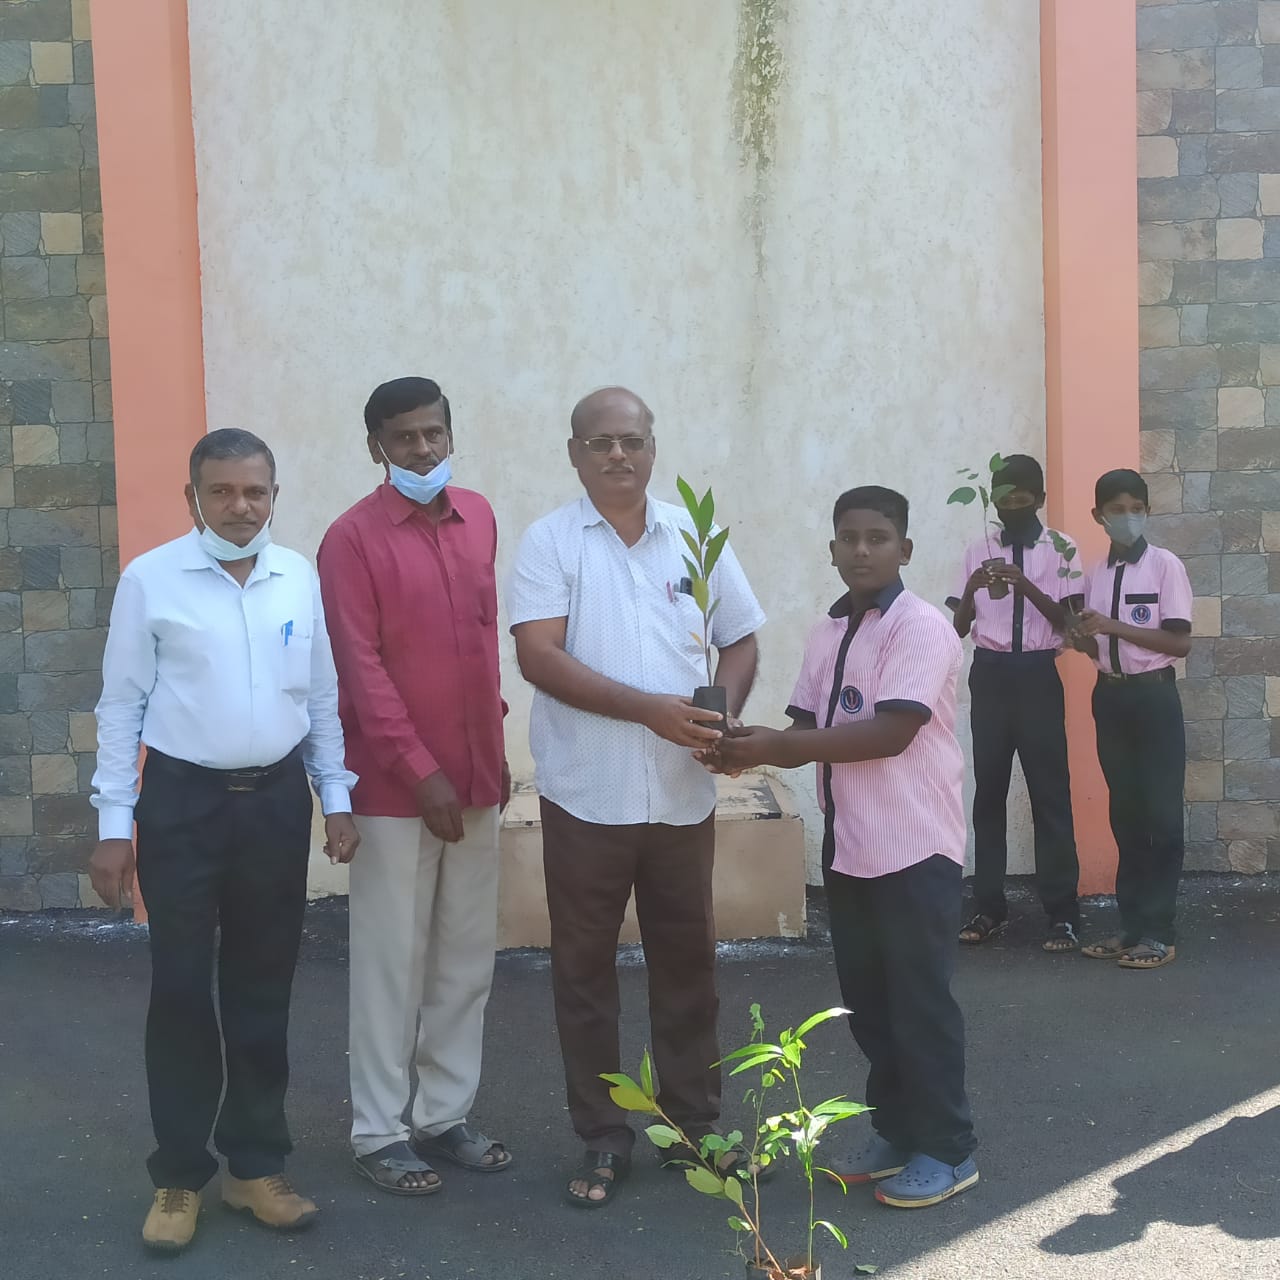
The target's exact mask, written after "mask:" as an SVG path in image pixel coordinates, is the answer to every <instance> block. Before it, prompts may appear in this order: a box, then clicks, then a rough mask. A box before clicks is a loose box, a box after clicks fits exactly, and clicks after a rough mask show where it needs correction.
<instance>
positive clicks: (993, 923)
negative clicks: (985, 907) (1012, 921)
mask: <svg viewBox="0 0 1280 1280" xmlns="http://www.w3.org/2000/svg"><path fill="white" fill-rule="evenodd" d="M1008 927H1009V921H1008V920H995V919H993V918H992V917H991V916H988V915H983V914H982V912H979V913H978V914H977V915H976V916H974V917H973V919H972V920H970V921H969V923H968V924H967V925H965V927H964V928H963V929H961V930H960V941H961V942H963V943H964V945H965V946H966V947H979V946H981V945H982V944H983V943H984V942H987V941H989V940H990V939H991V938H994V937H995V936H996V935H997V934H999V933H1003V932H1004V931H1005V930H1006V929H1007V928H1008ZM967 933H969V934H972V935H973V937H971V938H966V937H965V934H967Z"/></svg>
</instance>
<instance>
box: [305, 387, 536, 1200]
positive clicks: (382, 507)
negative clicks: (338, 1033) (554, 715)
mask: <svg viewBox="0 0 1280 1280" xmlns="http://www.w3.org/2000/svg"><path fill="white" fill-rule="evenodd" d="M364 420H365V426H366V428H367V430H368V446H369V454H370V456H371V457H372V459H373V461H374V462H376V463H378V464H379V465H380V466H381V467H382V468H383V469H384V471H385V472H386V474H387V482H386V483H385V484H382V485H379V487H378V488H377V489H375V490H374V491H373V493H371V494H370V495H369V496H368V497H366V498H363V499H362V500H361V501H360V502H357V503H356V505H355V506H354V507H352V508H351V509H350V510H349V511H347V512H346V513H345V514H344V515H342V516H340V517H339V518H338V519H337V520H335V521H334V523H333V525H332V526H331V527H330V529H329V531H328V533H327V534H325V538H324V541H323V543H322V544H321V546H320V554H319V569H320V584H321V590H322V592H323V596H324V605H325V612H326V615H327V617H328V620H329V631H330V636H331V638H332V644H333V656H334V661H335V663H336V665H337V669H338V686H339V694H340V696H339V707H338V709H339V713H340V715H341V717H342V724H343V729H344V731H345V733H346V741H347V763H348V765H349V767H350V768H351V769H352V770H353V771H355V772H358V773H359V775H360V782H359V784H358V785H357V787H356V788H355V791H354V792H353V793H352V797H351V800H352V810H353V813H354V816H355V822H356V826H357V827H358V829H359V831H360V835H361V841H362V845H361V857H360V859H359V861H358V862H357V863H355V864H353V865H352V868H351V901H350V913H351V914H350V921H351V922H350V929H351V1043H350V1051H351V1052H350V1059H351V1064H350V1065H351V1107H352V1112H353V1124H352V1130H351V1143H352V1147H353V1148H354V1150H355V1166H356V1169H357V1170H358V1171H359V1172H360V1173H361V1174H362V1175H363V1176H364V1177H366V1178H368V1179H369V1180H370V1181H371V1182H373V1183H374V1184H375V1185H376V1186H378V1187H381V1188H382V1189H384V1190H386V1191H389V1192H392V1193H393V1194H398V1195H411V1196H424V1195H431V1194H432V1193H433V1192H436V1191H439V1190H440V1186H441V1183H440V1179H439V1177H438V1176H437V1174H436V1172H435V1170H434V1169H433V1168H432V1167H431V1164H430V1161H431V1160H433V1159H437V1158H444V1159H447V1160H451V1161H453V1162H454V1163H455V1164H460V1165H463V1166H465V1167H467V1168H470V1169H475V1170H478V1171H482V1172H486V1173H493V1172H497V1171H498V1170H501V1169H505V1168H507V1167H508V1166H509V1165H510V1163H511V1155H510V1153H509V1152H508V1151H507V1150H506V1149H505V1148H504V1147H503V1145H502V1144H501V1143H499V1142H492V1141H490V1139H488V1138H486V1137H485V1136H484V1135H483V1134H480V1133H478V1132H477V1131H476V1130H474V1129H472V1128H471V1127H470V1126H469V1125H468V1124H467V1113H468V1111H469V1110H470V1109H471V1105H472V1103H473V1102H474V1101H475V1095H476V1087H477V1085H478V1084H479V1080H480V1050H481V1040H482V1032H483V1024H484V1008H485V1004H486V1003H487V1001H488V999H489V988H490V985H491V983H492V980H493V957H494V950H495V948H496V945H497V916H498V815H499V812H500V811H501V809H502V808H503V807H505V805H506V802H507V799H508V797H509V795H510V790H511V777H510V774H509V772H508V770H507V763H506V760H505V758H504V755H503V740H502V718H503V716H504V715H505V714H506V703H505V702H504V701H503V700H502V694H501V691H500V689H499V683H498V628H497V618H498V601H497V591H496V588H495V585H494V554H495V552H496V549H497V540H498V535H497V525H496V523H495V521H494V516H493V509H492V508H491V507H490V506H489V504H488V502H487V501H486V500H485V499H484V498H482V497H481V496H480V495H479V494H478V493H473V492H471V491H470V490H469V489H458V488H454V487H453V486H451V485H449V483H448V482H449V479H450V455H451V454H452V452H453V427H452V422H451V418H450V413H449V401H448V400H447V399H446V398H445V396H444V395H443V394H442V392H441V390H440V388H439V387H438V386H437V385H436V384H435V383H434V382H432V381H430V380H428V379H426V378H397V379H396V380H394V381H392V382H387V383H384V384H383V385H382V386H380V387H379V388H378V389H377V390H376V391H375V392H374V393H373V395H372V396H370V398H369V403H368V404H367V405H366V406H365V410H364ZM411 1070H412V1071H413V1072H414V1073H416V1090H415V1088H414V1081H413V1080H411V1077H410V1071H411ZM411 1095H412V1097H413V1107H412V1116H411V1123H408V1122H407V1121H406V1119H405V1113H406V1111H407V1110H408V1108H409V1100H410V1096H411Z"/></svg>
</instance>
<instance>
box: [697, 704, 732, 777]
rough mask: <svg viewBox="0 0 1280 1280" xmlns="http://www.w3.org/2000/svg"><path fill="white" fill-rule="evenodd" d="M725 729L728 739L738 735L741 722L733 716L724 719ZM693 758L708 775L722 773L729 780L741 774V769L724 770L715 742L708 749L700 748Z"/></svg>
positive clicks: (718, 746)
mask: <svg viewBox="0 0 1280 1280" xmlns="http://www.w3.org/2000/svg"><path fill="white" fill-rule="evenodd" d="M725 727H726V728H727V729H728V731H729V736H730V737H732V736H733V734H735V733H740V732H743V731H744V730H743V728H742V721H741V720H739V719H737V718H736V717H735V716H726V717H725ZM693 758H694V759H695V760H696V761H697V762H698V763H699V764H700V765H701V766H702V767H703V768H704V769H705V770H706V771H707V772H708V773H723V774H724V775H725V776H726V777H729V778H736V777H738V776H739V775H740V774H741V773H742V770H741V769H726V768H725V767H724V765H723V763H722V762H721V760H720V743H719V742H716V743H714V744H712V745H711V746H709V747H700V748H699V749H698V750H697V751H695V752H694V753H693Z"/></svg>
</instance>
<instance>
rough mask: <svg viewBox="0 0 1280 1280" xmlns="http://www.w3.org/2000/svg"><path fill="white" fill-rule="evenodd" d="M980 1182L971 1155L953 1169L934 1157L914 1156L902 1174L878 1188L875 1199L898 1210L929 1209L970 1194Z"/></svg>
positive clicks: (976, 1167)
mask: <svg viewBox="0 0 1280 1280" xmlns="http://www.w3.org/2000/svg"><path fill="white" fill-rule="evenodd" d="M977 1181H978V1166H977V1165H976V1164H974V1162H973V1157H972V1156H970V1157H969V1158H968V1159H967V1160H966V1161H964V1163H963V1164H958V1165H955V1166H952V1165H949V1164H943V1163H942V1161H941V1160H935V1159H934V1158H933V1157H932V1156H924V1155H914V1156H912V1157H911V1159H910V1160H909V1161H907V1166H906V1168H905V1169H903V1170H902V1172H901V1173H899V1174H896V1175H895V1176H894V1177H892V1178H889V1179H887V1180H886V1181H884V1182H882V1183H881V1184H880V1185H879V1186H878V1187H877V1188H876V1199H877V1200H879V1201H880V1203H881V1204H891V1205H893V1206H894V1208H895V1209H927V1208H928V1207H929V1206H930V1205H931V1204H941V1203H942V1202H943V1201H944V1200H950V1199H951V1197H952V1196H958V1195H959V1194H960V1192H962V1191H967V1190H968V1189H969V1188H970V1187H971V1186H973V1185H974V1183H975V1182H977Z"/></svg>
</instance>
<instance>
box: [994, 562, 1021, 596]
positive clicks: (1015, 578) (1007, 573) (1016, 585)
mask: <svg viewBox="0 0 1280 1280" xmlns="http://www.w3.org/2000/svg"><path fill="white" fill-rule="evenodd" d="M991 577H992V579H993V580H994V581H996V582H1007V583H1008V584H1009V585H1010V586H1011V587H1012V588H1013V589H1014V590H1015V591H1020V590H1022V588H1023V587H1025V586H1026V585H1027V578H1026V575H1025V574H1024V573H1023V572H1022V570H1021V569H1019V568H1018V566H1017V565H1016V564H1005V565H1003V566H1002V567H1001V568H999V569H992V570H991Z"/></svg>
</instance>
